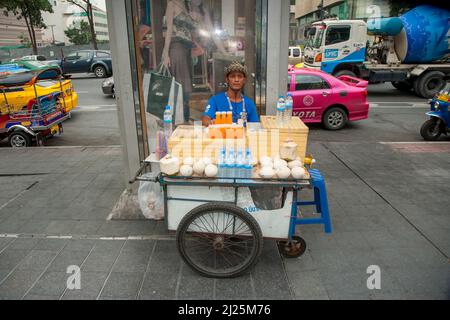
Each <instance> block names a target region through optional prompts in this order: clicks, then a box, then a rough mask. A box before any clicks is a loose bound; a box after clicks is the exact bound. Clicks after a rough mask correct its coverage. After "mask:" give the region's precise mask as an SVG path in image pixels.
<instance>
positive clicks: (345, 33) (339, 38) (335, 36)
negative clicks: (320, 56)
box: [325, 26, 350, 45]
mask: <svg viewBox="0 0 450 320" xmlns="http://www.w3.org/2000/svg"><path fill="white" fill-rule="evenodd" d="M348 39H350V26H330V27H328V29H327V33H326V36H325V45H331V44H336V43H340V42H344V41H347V40H348Z"/></svg>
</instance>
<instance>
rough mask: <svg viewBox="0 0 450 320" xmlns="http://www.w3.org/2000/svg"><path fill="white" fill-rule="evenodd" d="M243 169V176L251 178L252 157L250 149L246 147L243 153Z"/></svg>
mask: <svg viewBox="0 0 450 320" xmlns="http://www.w3.org/2000/svg"><path fill="white" fill-rule="evenodd" d="M244 171H245V173H244V177H245V178H247V179H251V178H252V172H253V159H252V153H251V151H250V149H247V152H246V153H245V165H244Z"/></svg>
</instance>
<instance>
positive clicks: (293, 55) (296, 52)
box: [288, 47, 303, 65]
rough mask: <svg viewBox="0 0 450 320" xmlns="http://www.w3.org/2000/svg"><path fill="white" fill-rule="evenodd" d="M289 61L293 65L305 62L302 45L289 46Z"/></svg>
mask: <svg viewBox="0 0 450 320" xmlns="http://www.w3.org/2000/svg"><path fill="white" fill-rule="evenodd" d="M288 62H289V64H293V65H295V64H298V63H301V62H303V55H302V49H301V48H300V47H289V53H288Z"/></svg>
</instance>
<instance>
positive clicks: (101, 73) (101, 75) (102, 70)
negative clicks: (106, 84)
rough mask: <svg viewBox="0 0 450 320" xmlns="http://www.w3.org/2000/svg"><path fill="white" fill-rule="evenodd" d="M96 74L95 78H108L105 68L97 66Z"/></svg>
mask: <svg viewBox="0 0 450 320" xmlns="http://www.w3.org/2000/svg"><path fill="white" fill-rule="evenodd" d="M94 73H95V76H96V77H97V78H104V77H106V69H105V67H103V66H96V67H95V68H94Z"/></svg>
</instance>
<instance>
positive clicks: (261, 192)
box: [249, 187, 287, 210]
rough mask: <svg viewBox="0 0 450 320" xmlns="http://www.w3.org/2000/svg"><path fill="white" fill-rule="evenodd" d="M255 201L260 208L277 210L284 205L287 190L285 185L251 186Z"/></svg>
mask: <svg viewBox="0 0 450 320" xmlns="http://www.w3.org/2000/svg"><path fill="white" fill-rule="evenodd" d="M249 189H250V193H251V194H252V199H253V202H254V203H255V206H256V207H257V208H258V209H261V210H276V209H281V208H283V206H284V201H285V199H286V194H287V193H286V190H284V188H283V187H249Z"/></svg>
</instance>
